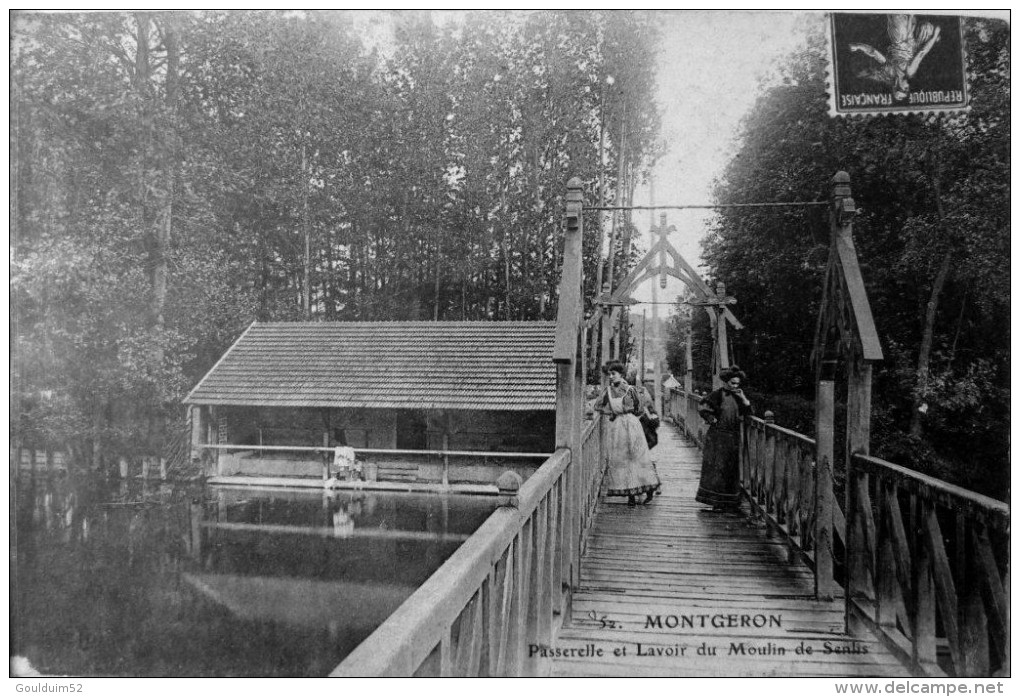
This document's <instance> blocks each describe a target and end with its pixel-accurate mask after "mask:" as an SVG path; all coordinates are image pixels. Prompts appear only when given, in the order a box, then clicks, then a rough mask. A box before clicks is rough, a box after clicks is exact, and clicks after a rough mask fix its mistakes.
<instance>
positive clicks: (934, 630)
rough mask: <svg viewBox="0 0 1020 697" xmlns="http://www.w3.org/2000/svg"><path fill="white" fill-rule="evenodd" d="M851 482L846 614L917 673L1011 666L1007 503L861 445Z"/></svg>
mask: <svg viewBox="0 0 1020 697" xmlns="http://www.w3.org/2000/svg"><path fill="white" fill-rule="evenodd" d="M847 487H848V494H849V499H850V505H849V510H848V512H847V526H848V527H847V533H848V535H849V540H848V549H849V550H850V554H849V555H848V560H847V561H848V563H847V566H848V578H849V580H848V610H849V612H850V617H851V619H852V620H855V621H860V622H863V623H864V624H865V625H866V626H868V627H870V628H871V629H872V630H873V631H876V632H878V633H880V634H881V635H882V636H884V637H885V638H886V639H887V643H889V644H891V645H892V646H893V647H895V649H896V650H897V651H898V652H899V653H900V657H901V658H902V659H903V660H905V661H907V662H908V663H909V664H911V665H912V666H913V667H914V669H915V670H916V671H917V672H918V673H919V674H922V675H930V676H945V675H955V676H987V675H992V674H993V673H1002V672H1005V673H1008V672H1009V654H1008V646H1009V603H1008V597H1007V595H1006V590H1005V589H1006V588H1008V549H1009V506H1008V505H1007V504H1005V503H1003V502H1001V501H997V500H995V499H992V498H989V497H987V496H982V495H981V494H977V493H975V492H973V491H969V490H967V489H963V488H962V487H958V486H955V485H952V484H949V483H947V482H944V481H942V480H940V479H936V478H934V477H930V476H927V475H924V474H921V473H919V472H914V471H912V470H908V469H906V468H905V467H901V466H899V465H895V464H893V463H891V462H886V461H885V460H882V459H879V458H876V457H871V456H867V455H860V454H857V455H854V456H853V457H851V458H850V463H849V471H848V474H847ZM940 644H942V645H943V646H946V645H947V646H948V655H943V656H941V657H940V656H939V651H938V648H939V645H940ZM940 658H941V660H940Z"/></svg>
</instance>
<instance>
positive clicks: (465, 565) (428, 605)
mask: <svg viewBox="0 0 1020 697" xmlns="http://www.w3.org/2000/svg"><path fill="white" fill-rule="evenodd" d="M567 187H568V192H567V198H566V213H565V220H564V248H563V270H562V277H561V280H560V288H559V304H558V309H557V312H558V314H557V328H556V343H555V346H554V348H553V356H552V362H553V364H554V366H555V370H556V451H555V452H554V453H553V455H552V457H550V458H549V459H548V460H546V461H545V462H543V463H542V465H541V466H540V467H539V468H538V470H537V471H536V472H535V473H534V474H533V475H531V476H530V477H529V478H528V479H527V481H525V482H523V484H520V478H519V477H518V476H517V475H516V474H514V473H511V472H507V473H504V474H503V475H502V476H501V477H500V480H499V485H500V493H501V496H503V502H502V504H503V505H501V506H500V507H499V508H497V509H496V510H495V511H494V512H493V513H492V515H491V516H489V518H488V519H486V521H485V522H484V523H482V525H481V527H479V528H478V530H477V531H475V533H474V534H472V535H471V536H470V537H469V538H468V539H467V540H466V541H465V542H464V544H463V545H462V546H461V547H460V548H458V549H457V551H456V552H454V553H453V555H451V556H450V558H449V559H447V560H446V562H445V563H444V564H443V565H442V566H441V567H440V568H439V569H438V570H437V571H436V572H435V573H434V574H433V575H432V576H431V577H429V579H428V580H427V581H426V582H425V583H424V584H423V585H422V586H421V587H420V588H418V589H417V590H416V591H415V592H414V593H413V594H412V595H411V596H410V597H409V598H408V599H407V600H406V601H405V602H404V603H403V604H402V605H401V606H400V607H399V608H397V610H396V611H395V612H394V613H393V614H392V615H391V616H390V617H389V618H387V620H386V621H385V622H384V623H383V624H382V625H380V626H379V627H378V628H377V629H376V630H375V632H373V633H372V634H371V635H370V636H369V637H368V638H367V639H366V640H365V641H364V642H362V643H361V644H360V645H359V646H358V647H357V648H355V650H354V651H353V652H351V654H349V655H348V656H347V658H345V659H344V661H343V662H342V663H341V664H340V665H339V666H337V667H336V669H335V670H334V671H333V672H332V674H331V675H333V676H424V675H437V676H519V675H535V674H536V672H537V671H538V670H539V664H538V662H537V661H534V660H530V659H529V653H530V652H529V646H530V645H543V644H544V645H547V646H548V645H550V644H551V642H552V638H553V636H554V635H555V632H556V631H557V627H558V626H559V625H560V624H561V623H562V622H563V621H564V618H566V617H567V616H568V615H569V612H568V610H569V605H570V597H571V596H570V593H571V589H572V588H574V587H576V585H577V583H578V581H579V577H580V570H579V563H580V559H581V554H582V552H583V551H584V545H585V541H586V539H587V534H588V530H589V528H590V526H591V521H592V516H593V514H594V510H595V505H596V503H597V501H598V492H599V487H600V485H601V482H602V476H603V473H604V470H605V458H604V457H603V455H602V427H601V422H600V421H599V420H597V419H595V420H588V419H585V404H584V393H583V389H582V388H583V385H582V372H583V371H582V367H581V362H582V356H583V351H584V347H583V343H584V342H583V340H582V336H581V315H582V308H583V305H582V296H581V283H582V275H581V233H582V230H581V228H582V214H581V208H582V197H581V182H580V180H578V179H571V180H570V182H569V183H568V185H567ZM551 368H552V366H551ZM518 486H519V488H518ZM547 664H548V662H546V665H547Z"/></svg>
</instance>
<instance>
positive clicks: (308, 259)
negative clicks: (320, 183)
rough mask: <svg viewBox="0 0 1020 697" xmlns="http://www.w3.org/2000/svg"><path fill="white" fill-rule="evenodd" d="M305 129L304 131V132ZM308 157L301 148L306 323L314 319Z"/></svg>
mask: <svg viewBox="0 0 1020 697" xmlns="http://www.w3.org/2000/svg"><path fill="white" fill-rule="evenodd" d="M303 130H304V129H302V131H303ZM308 179H309V174H308V156H307V154H306V152H305V146H304V145H302V146H301V230H302V232H303V233H304V237H305V274H304V284H303V288H302V303H303V307H304V312H305V321H306V322H308V321H310V320H311V319H312V234H311V230H310V228H309V226H308Z"/></svg>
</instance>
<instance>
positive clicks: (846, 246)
mask: <svg viewBox="0 0 1020 697" xmlns="http://www.w3.org/2000/svg"><path fill="white" fill-rule="evenodd" d="M831 183H832V202H831V206H830V209H829V230H830V236H829V261H828V265H827V268H826V272H825V287H824V289H823V298H822V307H821V312H820V314H819V317H818V325H817V327H816V330H815V343H814V356H815V360H816V361H819V363H818V364H817V369H818V371H819V373H818V378H819V380H818V405H817V413H816V417H817V419H818V422H817V433H818V442H817V445H818V453H817V456H818V458H817V463H818V470H817V480H816V490H817V491H818V503H817V506H818V509H817V510H818V511H819V514H818V521H817V524H818V525H819V526H827V527H828V531H829V532H828V534H829V535H830V537H828V538H826V540H825V543H827V544H830V545H831V526H832V518H831V515H830V514H831V512H832V508H831V498H832V489H831V477H832V474H831V466H832V465H831V463H832V450H833V445H832V444H829V443H826V444H825V447H824V452H823V442H822V441H823V431H826V430H830V431H831V423H832V417H831V414H830V413H829V412H828V409H829V406H828V404H827V403H826V402H830V401H831V399H832V398H831V397H829V394H831V392H830V390H832V380H833V371H832V368H833V367H834V364H833V362H834V361H835V358H836V355H837V352H839V353H841V354H842V355H843V356H844V357H845V359H846V360H847V378H848V384H847V426H846V445H845V450H844V453H845V456H846V457H845V459H846V470H847V484H846V539H845V540H844V542H845V549H846V599H847V613H846V615H847V622H848V626H850V623H851V620H852V619H853V615H854V612H855V603H854V599H855V598H859V597H862V596H867V595H868V594H869V587H870V585H871V582H870V578H869V575H868V568H867V567H868V556H869V555H870V554H871V552H870V551H869V550H868V549H867V546H866V542H865V534H864V532H865V531H864V526H866V525H870V522H869V518H868V517H867V516H866V515H865V508H866V506H867V505H868V502H867V494H868V475H867V474H864V473H861V472H859V471H858V470H857V469H856V468H855V466H854V458H855V456H857V455H862V454H864V455H866V454H867V453H868V447H869V446H868V441H869V438H870V431H871V427H870V419H871V372H872V364H873V363H874V362H875V361H880V360H882V348H881V346H880V345H879V341H878V332H877V331H876V329H875V321H874V318H873V316H872V314H871V307H870V305H869V303H868V294H867V290H866V288H865V286H864V278H863V277H862V275H861V269H860V264H859V263H858V260H857V250H856V249H855V248H854V240H853V220H854V216H855V215H856V213H857V206H856V204H855V203H854V200H853V198H852V197H851V190H850V175H849V174H847V173H846V172H836V174H835V175H834V176H833V178H832V182H831ZM827 437H828V436H827ZM823 499H828V500H829V502H830V503H829V512H830V514H827V515H826V516H825V517H824V518H823V516H822V513H821V507H822V506H823V505H826V504H825V501H823ZM822 532H823V531H822V530H821V529H820V530H819V531H818V535H819V537H818V545H819V554H821V552H822V549H821V548H822V544H823V540H822V539H821V534H822Z"/></svg>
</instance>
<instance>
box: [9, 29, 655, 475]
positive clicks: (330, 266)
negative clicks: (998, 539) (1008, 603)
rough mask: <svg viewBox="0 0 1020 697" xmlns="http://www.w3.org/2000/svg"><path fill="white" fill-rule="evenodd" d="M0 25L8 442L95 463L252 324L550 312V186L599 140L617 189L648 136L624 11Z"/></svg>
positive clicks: (643, 49) (642, 73) (171, 402)
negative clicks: (8, 73) (5, 110)
mask: <svg viewBox="0 0 1020 697" xmlns="http://www.w3.org/2000/svg"><path fill="white" fill-rule="evenodd" d="M13 26H14V29H13V39H12V83H11V84H12V98H11V104H12V128H11V146H12V155H13V157H12V193H13V206H12V216H11V220H12V242H11V258H12V280H11V292H12V308H13V312H12V325H13V326H12V330H13V331H12V334H13V337H14V341H15V346H16V352H15V356H14V358H15V360H14V361H13V362H12V382H13V385H12V387H13V389H12V402H13V403H12V409H11V414H12V415H13V416H12V429H13V433H14V434H15V435H16V436H17V437H20V438H21V439H22V440H23V442H26V443H30V444H33V445H34V446H36V447H44V446H48V447H58V448H63V447H67V448H70V449H71V450H72V451H74V453H75V455H76V458H75V459H76V461H85V462H88V461H91V462H92V463H93V465H95V466H99V465H100V464H101V462H102V461H104V460H108V459H109V458H110V457H120V456H128V457H130V456H136V455H140V454H144V453H148V454H153V453H158V452H160V451H161V450H162V449H163V448H164V446H165V441H166V439H167V431H166V424H167V422H168V421H169V422H171V424H173V422H175V421H179V420H180V418H181V408H180V399H181V398H182V397H183V396H184V394H186V391H187V389H188V388H189V387H190V386H192V385H193V384H194V383H195V382H196V381H197V379H198V378H199V377H200V376H201V375H202V374H203V373H204V372H205V371H206V370H208V369H209V368H210V367H211V365H212V364H213V363H214V362H215V360H216V359H217V358H218V357H219V356H220V355H221V354H222V352H223V351H224V350H225V348H226V347H227V346H229V344H230V343H231V342H232V341H233V340H234V339H235V338H236V337H237V336H238V335H239V333H240V332H241V331H242V330H243V329H244V327H245V326H247V325H248V324H249V323H250V322H251V321H252V320H254V319H259V320H294V319H312V320H322V319H326V320H331V319H349V320H354V319H358V320H400V319H438V320H444V319H472V320H473V319H493V320H503V319H538V318H546V319H548V318H553V317H555V309H556V291H557V282H558V279H559V275H558V274H559V258H558V257H559V254H560V253H561V246H562V236H561V230H560V217H559V216H560V207H559V206H558V205H557V202H558V200H559V198H560V197H561V196H562V194H563V192H564V190H565V183H566V181H567V179H568V178H569V177H571V176H578V177H581V179H582V180H583V181H584V182H585V184H586V186H587V187H588V188H589V196H593V195H594V194H595V188H596V183H597V182H598V181H599V177H598V168H599V165H600V158H601V157H602V155H601V152H600V150H602V148H601V147H600V143H603V144H604V150H605V156H604V171H605V172H607V176H606V177H605V180H604V186H605V190H604V194H605V196H606V198H608V199H610V200H612V199H613V198H618V197H621V196H626V195H627V194H628V192H629V190H630V189H632V188H633V186H634V182H635V181H637V179H638V176H639V175H640V172H641V171H642V168H644V167H646V166H647V162H648V157H649V154H650V153H651V151H652V146H653V144H654V142H655V139H656V137H657V133H658V120H657V119H658V116H657V114H656V112H655V110H654V106H653V105H654V100H653V99H652V89H653V85H654V70H653V67H654V60H653V59H652V57H653V56H654V53H655V50H656V48H655V42H656V28H655V26H654V24H653V23H652V21H651V19H650V17H649V16H648V15H645V14H643V13H631V12H623V13H621V12H583V13H578V12H541V13H512V14H511V13H475V14H467V15H463V16H459V17H454V18H452V19H448V20H447V21H445V22H441V23H438V24H437V23H436V21H435V20H434V18H433V16H432V15H430V14H429V13H419V12H401V13H393V14H389V15H364V14H348V13H340V12H314V13H302V12H213V11H209V12H165V13H144V12H138V13H122V12H117V13H88V14H19V15H17V16H16V17H15V21H14V25H13ZM610 76H612V78H613V79H612V80H610V79H609V78H610ZM618 172H623V173H625V174H626V175H627V176H626V178H621V177H619V176H618V175H617V174H616V173H618ZM589 224H590V225H594V224H595V220H594V218H593V219H592V220H590V221H589ZM586 242H587V244H586V249H585V253H586V267H587V269H586V278H587V279H589V283H592V284H593V283H594V280H593V279H594V278H595V276H596V274H595V272H594V268H595V265H596V264H597V263H598V257H599V254H600V249H599V245H598V242H597V237H596V236H588V239H587V240H586ZM621 254H624V252H621ZM618 267H619V268H617V269H616V270H615V273H616V274H617V275H619V274H622V273H625V271H626V269H625V268H624V267H625V264H624V263H622V262H621V263H620V264H619V265H618ZM590 291H591V289H589V292H587V293H586V296H588V297H591V296H592V295H593V293H592V292H590Z"/></svg>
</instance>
